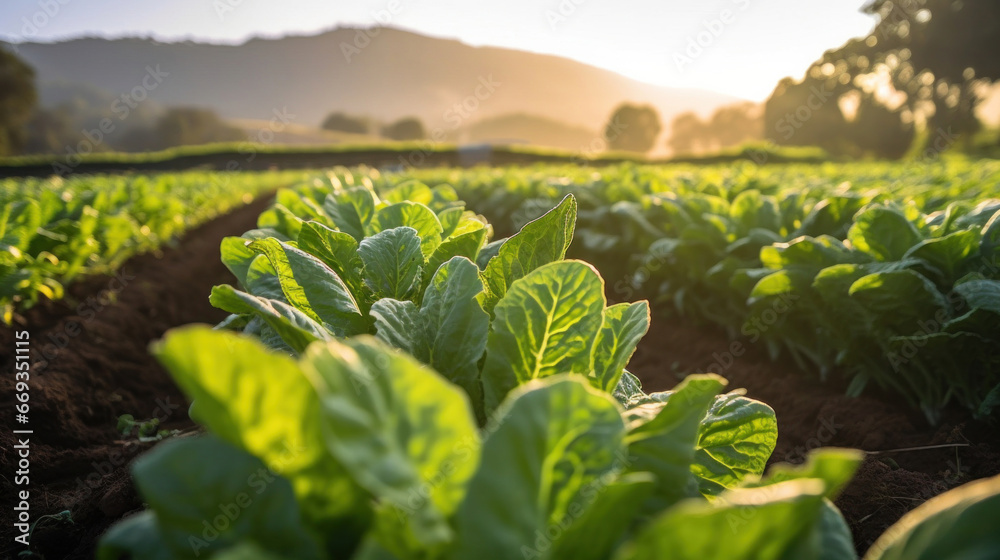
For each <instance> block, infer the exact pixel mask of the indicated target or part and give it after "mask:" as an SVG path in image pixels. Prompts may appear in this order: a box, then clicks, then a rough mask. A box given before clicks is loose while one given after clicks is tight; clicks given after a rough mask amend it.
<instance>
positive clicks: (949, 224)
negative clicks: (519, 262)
mask: <svg viewBox="0 0 1000 560" xmlns="http://www.w3.org/2000/svg"><path fill="white" fill-rule="evenodd" d="M407 176H415V177H418V178H420V179H422V180H424V181H426V182H428V183H429V184H438V183H442V182H449V183H451V184H452V185H454V188H455V189H456V190H457V191H458V192H459V193H460V195H461V196H462V197H463V199H465V200H467V201H468V202H469V204H470V206H471V207H473V208H477V209H482V211H483V212H485V213H487V214H488V216H489V218H490V219H491V220H492V221H493V223H495V224H500V226H501V229H504V228H509V227H510V225H511V224H512V225H516V224H518V223H523V222H524V221H525V220H526V219H530V218H533V217H534V216H537V215H538V212H539V210H540V209H541V208H545V207H546V206H549V205H551V204H552V203H553V202H554V201H557V200H559V199H560V198H562V197H563V196H566V194H568V193H573V194H574V195H575V196H577V197H578V199H579V200H580V205H581V210H580V226H579V228H578V232H577V236H578V238H579V239H580V241H581V245H580V248H581V253H582V254H585V255H587V256H588V258H589V259H591V260H592V262H595V263H596V264H597V266H598V268H599V269H600V270H602V271H603V272H605V273H606V274H608V275H610V276H612V277H613V278H615V281H614V282H613V283H612V284H611V287H612V288H613V290H614V293H615V294H618V295H620V296H625V297H629V296H631V295H632V294H642V295H644V296H646V297H649V298H651V299H654V301H656V302H660V303H663V304H665V305H666V306H667V307H669V308H673V309H675V310H677V311H678V312H680V313H681V314H683V315H686V316H689V317H694V318H696V319H698V320H705V321H710V322H713V323H716V324H719V325H722V326H724V327H726V328H727V329H728V330H729V332H730V333H731V335H732V336H734V337H736V336H743V337H746V338H747V339H748V340H749V341H750V342H751V343H756V342H758V341H762V342H763V343H766V344H767V346H768V348H769V350H770V351H771V353H772V355H775V356H777V355H778V354H779V353H780V352H782V351H784V352H787V353H788V354H790V356H791V357H792V358H793V359H794V360H795V361H797V362H798V364H799V365H800V366H801V368H802V369H803V370H804V371H807V372H811V373H814V374H818V375H819V376H820V377H821V378H823V379H826V378H827V377H829V376H830V375H831V374H832V373H833V372H835V371H836V372H840V373H841V374H843V375H844V376H845V377H846V378H847V381H849V393H850V394H852V395H856V394H860V393H861V391H862V390H863V389H864V388H865V387H866V386H867V385H868V384H870V383H874V384H876V385H878V386H879V387H880V388H881V389H883V390H886V391H889V392H892V393H894V394H897V395H899V396H900V397H902V398H904V399H906V401H907V402H909V403H910V404H911V405H913V406H914V407H919V408H920V409H921V410H922V411H923V412H924V413H925V415H926V416H927V418H928V419H929V420H930V421H931V422H934V421H936V420H937V419H938V418H939V416H940V412H941V410H942V409H943V408H945V407H946V406H948V405H949V404H951V403H957V404H959V405H961V406H963V407H965V408H966V409H968V410H970V411H971V412H972V413H973V414H974V415H975V416H977V417H979V418H987V417H990V416H991V415H992V414H995V412H996V411H997V410H998V408H997V406H996V405H997V403H998V402H1000V351H998V348H1000V329H997V328H996V326H997V325H998V324H1000V199H998V198H996V197H997V196H998V194H1000V193H998V191H997V185H998V184H1000V164H998V163H995V162H975V163H972V162H966V161H964V160H948V161H941V162H934V163H925V164H913V165H912V166H899V165H891V164H883V163H866V164H850V165H832V164H831V165H824V166H812V167H803V166H794V165H792V166H773V167H765V168H756V167H746V168H739V167H734V168H711V167H709V168H667V167H636V166H625V167H617V168H610V169H603V170H600V171H596V170H593V169H583V170H581V169H575V168H568V167H567V168H561V169H558V168H544V169H529V170H514V169H509V170H481V171H478V172H473V173H463V174H456V173H453V172H449V171H424V172H416V173H414V174H409V175H407ZM394 180H399V179H398V178H395V179H394ZM628 255H632V257H631V260H629V258H628Z"/></svg>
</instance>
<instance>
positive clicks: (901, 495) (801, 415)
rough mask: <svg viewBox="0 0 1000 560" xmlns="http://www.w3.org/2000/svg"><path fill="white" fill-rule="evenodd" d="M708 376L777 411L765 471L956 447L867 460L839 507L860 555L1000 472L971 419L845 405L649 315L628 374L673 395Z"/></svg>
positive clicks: (983, 431) (746, 353)
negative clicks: (933, 501) (910, 519)
mask: <svg viewBox="0 0 1000 560" xmlns="http://www.w3.org/2000/svg"><path fill="white" fill-rule="evenodd" d="M734 343H738V344H739V346H733V344H734ZM734 349H735V350H736V352H733V350H734ZM736 354H740V355H738V356H737V355H736ZM714 364H718V366H714ZM709 369H712V370H714V373H718V374H721V375H723V376H724V377H726V378H727V379H728V380H729V389H736V388H746V389H747V391H748V396H750V397H752V398H755V399H758V400H761V401H763V402H765V403H767V404H769V405H770V406H771V407H772V408H774V410H775V413H776V414H777V418H778V445H777V448H776V449H775V451H774V455H773V456H772V458H771V462H772V463H775V462H783V461H790V462H795V463H799V462H802V461H803V459H804V458H805V454H806V453H807V451H808V450H809V449H813V448H816V447H819V446H836V447H851V448H855V449H862V450H864V451H869V452H875V451H885V450H893V449H902V448H912V447H924V446H932V445H950V444H959V445H962V446H961V447H943V448H939V449H930V450H921V451H899V452H892V453H870V454H868V456H867V458H866V459H865V461H864V463H863V464H862V465H861V468H860V470H859V471H858V473H857V476H856V477H855V479H854V481H853V482H852V483H851V484H850V485H849V486H848V487H847V488H846V489H845V491H844V492H843V494H842V495H841V496H840V498H839V499H838V500H837V505H838V506H839V507H840V509H841V511H842V512H843V514H844V517H845V518H846V519H847V522H848V524H849V525H850V526H851V531H852V532H853V533H854V541H855V545H856V547H857V549H858V552H859V553H864V552H865V551H866V550H867V549H868V548H869V547H870V546H871V545H872V544H873V543H874V541H875V539H877V538H878V536H879V535H881V534H882V533H883V532H884V531H885V530H886V529H887V528H888V527H889V526H891V525H892V524H893V523H895V522H896V521H898V520H899V518H900V517H902V516H903V514H905V513H906V512H908V511H910V510H911V509H913V508H915V507H916V506H918V505H920V504H921V503H923V502H924V501H926V500H928V499H929V498H932V497H934V496H936V495H938V494H940V493H942V492H945V491H947V490H949V489H951V488H954V487H956V486H959V485H961V484H964V483H966V482H969V481H971V480H974V479H978V478H984V477H989V476H993V475H996V474H1000V433H998V432H997V431H995V430H990V429H989V427H987V426H984V425H982V424H978V423H975V422H973V421H971V420H969V415H968V414H967V413H964V412H962V411H951V412H950V413H948V414H946V416H945V420H944V421H943V422H942V423H941V425H940V426H938V427H932V426H930V425H928V424H927V421H926V420H924V419H923V416H922V415H921V414H919V413H915V412H914V411H913V410H911V409H910V408H909V407H907V406H906V405H905V404H903V403H901V402H899V401H898V399H895V398H893V397H892V396H888V395H879V394H875V392H874V391H870V393H871V394H866V395H862V396H861V397H859V398H848V397H847V396H845V395H844V390H843V387H842V386H840V387H838V386H837V385H836V383H828V384H820V383H819V382H818V381H816V380H813V379H810V378H809V377H808V376H807V375H804V374H803V373H802V372H801V371H800V370H799V369H798V368H797V367H796V366H795V365H794V364H793V363H791V362H788V361H780V360H779V361H778V362H772V361H770V359H769V358H768V356H767V350H766V348H765V347H764V344H763V343H762V342H759V343H758V344H757V345H754V344H751V343H750V342H749V340H748V339H745V338H743V339H738V340H735V341H730V340H729V338H728V337H727V336H726V335H725V333H724V332H722V331H721V330H718V329H715V328H711V327H698V326H692V325H688V324H685V323H684V322H683V321H682V320H679V319H677V318H663V317H656V318H654V320H653V324H652V328H651V329H650V332H649V334H648V335H646V338H645V339H644V340H643V341H642V344H641V345H640V347H639V350H638V351H637V352H636V355H635V357H634V358H633V359H632V362H631V364H630V366H629V370H630V371H632V372H633V373H635V374H636V375H637V376H639V378H640V379H641V380H642V382H643V388H644V389H645V390H646V391H647V392H650V391H662V390H667V389H670V388H672V387H673V386H674V385H675V384H676V383H677V382H678V381H679V380H680V379H683V377H684V375H685V374H687V373H697V372H705V371H709Z"/></svg>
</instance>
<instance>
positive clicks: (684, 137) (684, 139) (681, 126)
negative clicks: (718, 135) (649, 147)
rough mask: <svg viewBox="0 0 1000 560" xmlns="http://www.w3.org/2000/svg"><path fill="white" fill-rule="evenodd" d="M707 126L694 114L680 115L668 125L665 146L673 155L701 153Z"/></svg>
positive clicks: (689, 112)
mask: <svg viewBox="0 0 1000 560" xmlns="http://www.w3.org/2000/svg"><path fill="white" fill-rule="evenodd" d="M706 128H707V125H706V124H705V122H704V121H702V120H701V117H699V116H698V115H697V114H695V113H694V112H691V111H688V112H686V113H681V114H680V115H677V117H675V118H674V121H673V122H672V123H670V139H669V140H667V146H668V147H669V148H670V151H671V152H673V154H674V155H685V154H693V153H695V152H698V151H701V150H702V149H703V148H702V145H703V143H704V141H705V129H706Z"/></svg>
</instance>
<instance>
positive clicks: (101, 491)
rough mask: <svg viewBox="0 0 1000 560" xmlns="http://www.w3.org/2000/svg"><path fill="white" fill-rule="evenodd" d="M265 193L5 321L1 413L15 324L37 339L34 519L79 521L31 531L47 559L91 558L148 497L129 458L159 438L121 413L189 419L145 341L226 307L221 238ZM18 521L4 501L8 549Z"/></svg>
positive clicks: (7, 394)
mask: <svg viewBox="0 0 1000 560" xmlns="http://www.w3.org/2000/svg"><path fill="white" fill-rule="evenodd" d="M268 203H269V200H267V199H266V198H262V199H258V200H256V201H254V202H253V203H251V204H249V205H247V206H245V207H243V208H240V209H239V210H236V211H234V212H232V213H230V214H228V215H226V216H223V217H221V218H219V219H216V220H214V221H212V222H210V223H208V224H204V225H202V226H201V227H199V228H196V229H194V230H192V231H191V232H189V234H188V235H187V236H185V237H184V239H183V240H181V241H180V242H179V243H173V246H172V247H167V248H164V249H161V250H160V251H159V252H158V253H157V254H153V253H149V254H144V255H139V256H137V257H134V258H132V259H131V260H129V261H128V263H127V264H126V265H125V266H124V267H123V268H122V269H121V271H119V273H118V274H116V275H115V276H108V277H105V276H94V277H88V278H86V279H81V280H79V281H78V282H75V283H74V284H72V285H71V286H70V288H69V290H68V294H67V297H66V298H65V299H64V300H62V301H59V302H45V303H44V304H42V305H39V306H36V307H35V308H33V309H31V310H29V311H28V312H26V313H25V314H24V316H22V317H19V318H18V321H17V323H18V324H15V325H14V329H10V328H7V327H2V326H0V349H3V350H2V353H0V372H2V374H0V414H3V416H4V418H11V419H13V417H14V414H15V411H14V410H13V409H14V405H15V400H14V394H15V391H14V386H13V385H14V374H13V359H12V355H11V351H10V350H8V349H13V348H14V336H15V335H14V333H15V331H21V330H27V331H28V332H29V333H30V337H31V338H30V341H31V350H32V362H31V363H32V366H31V370H30V371H31V379H30V382H29V383H30V401H29V404H30V406H31V409H30V412H29V414H28V416H29V424H28V425H27V426H26V427H27V428H29V429H31V430H33V431H34V433H33V434H31V435H30V436H27V437H29V439H30V461H31V464H30V468H29V469H30V474H29V478H30V484H29V486H28V488H29V491H30V499H29V503H30V507H31V510H30V511H31V519H32V521H34V520H37V519H39V517H41V516H42V515H50V514H58V513H59V512H62V511H65V510H69V511H70V512H71V516H72V523H69V522H65V521H59V520H56V519H47V520H44V521H42V522H41V523H40V524H39V525H38V526H37V528H36V529H35V531H34V533H33V534H32V537H31V543H32V547H31V549H32V551H34V552H36V553H38V554H40V555H43V556H44V557H46V558H49V559H55V558H70V559H76V558H86V559H88V560H89V559H91V558H93V557H94V546H95V544H96V541H97V538H98V537H99V536H100V534H101V533H103V532H104V531H105V530H106V529H107V527H108V526H109V525H110V524H111V523H112V522H114V521H115V520H116V519H119V518H121V517H122V516H123V515H124V514H125V513H128V512H130V511H133V510H136V509H138V508H139V507H140V506H141V504H140V502H139V499H138V497H137V496H136V493H135V491H134V490H133V488H132V484H131V479H130V478H129V474H128V467H129V463H130V461H131V460H132V459H134V458H135V456H137V455H138V454H140V453H142V452H143V451H146V450H147V449H149V448H150V447H152V445H153V444H152V443H140V442H139V441H138V438H137V437H136V436H134V435H133V436H129V437H125V436H122V435H121V434H120V433H118V432H116V430H115V427H116V424H117V419H118V417H119V416H120V415H122V414H132V415H133V416H134V417H135V418H136V419H138V420H148V419H151V418H158V419H159V420H160V422H161V427H162V428H164V429H177V430H182V431H183V430H188V429H191V428H192V424H191V421H190V420H189V419H188V415H187V403H186V402H185V400H184V397H183V396H182V395H181V393H180V391H179V390H178V389H177V388H176V386H175V385H174V384H173V382H172V381H171V380H170V378H169V377H168V375H167V373H166V372H165V371H164V370H163V368H162V367H160V365H159V364H158V363H157V362H156V361H155V360H154V359H153V358H152V357H151V356H150V355H149V352H148V350H147V348H148V346H149V344H150V342H152V341H154V340H157V339H158V338H160V337H161V336H162V335H163V333H164V332H165V331H166V330H168V329H170V328H172V327H176V326H179V325H184V324H188V323H194V322H201V323H217V322H218V321H220V320H222V319H223V318H224V317H225V313H224V312H222V311H220V310H218V309H215V308H213V307H212V306H211V305H210V304H209V302H208V294H209V292H210V291H211V288H212V286H213V285H216V284H225V283H230V282H231V281H232V275H231V274H230V273H229V271H228V270H227V269H226V268H225V267H224V266H223V265H222V263H221V262H220V261H219V243H220V242H221V240H222V238H223V237H225V236H228V235H239V234H241V233H243V232H244V231H247V230H249V229H252V228H253V227H255V224H256V220H257V216H258V215H259V214H260V213H261V212H262V211H263V210H264V209H265V208H266V206H267V204H268ZM23 427H25V426H18V427H17V428H23ZM17 428H15V429H17ZM20 437H25V436H20ZM13 438H14V436H13V434H11V430H3V431H2V432H0V446H2V448H3V456H2V460H0V463H2V466H0V468H2V471H0V472H2V475H3V478H2V479H0V480H2V484H3V486H4V487H5V488H11V486H12V484H11V483H12V482H13V480H12V479H10V478H7V477H8V476H11V475H12V473H14V471H15V470H16V469H15V467H14V462H15V461H16V460H17V457H16V456H15V455H14V451H13V449H12V448H13V445H14V444H15V443H16V441H14V440H13ZM4 494H5V495H8V490H6V489H5V490H4ZM10 495H11V496H13V492H11V493H10ZM13 523H14V519H13V511H12V509H11V508H9V507H5V508H3V509H2V510H0V526H2V527H3V528H4V530H3V533H4V535H5V536H4V540H3V545H2V547H3V548H2V553H0V557H4V558H13V557H14V556H15V555H16V551H17V550H18V549H17V548H14V547H11V544H12V543H13V534H11V535H10V537H9V538H8V537H7V536H6V535H8V534H10V533H9V532H10V531H12V529H13ZM18 546H20V545H18Z"/></svg>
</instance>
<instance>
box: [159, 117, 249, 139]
mask: <svg viewBox="0 0 1000 560" xmlns="http://www.w3.org/2000/svg"><path fill="white" fill-rule="evenodd" d="M156 136H157V139H158V140H159V142H160V144H161V147H163V148H169V147H174V146H190V145H195V144H209V143H212V142H235V141H238V140H245V139H246V134H245V133H244V132H243V131H242V130H240V129H238V128H236V127H233V126H231V125H229V124H228V123H226V122H225V121H224V120H222V119H221V118H220V117H219V115H217V114H216V113H215V111H212V110H211V109H202V108H198V107H174V108H171V109H169V110H168V111H167V113H166V114H165V115H163V116H162V117H161V118H160V121H159V122H158V123H157V125H156Z"/></svg>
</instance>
